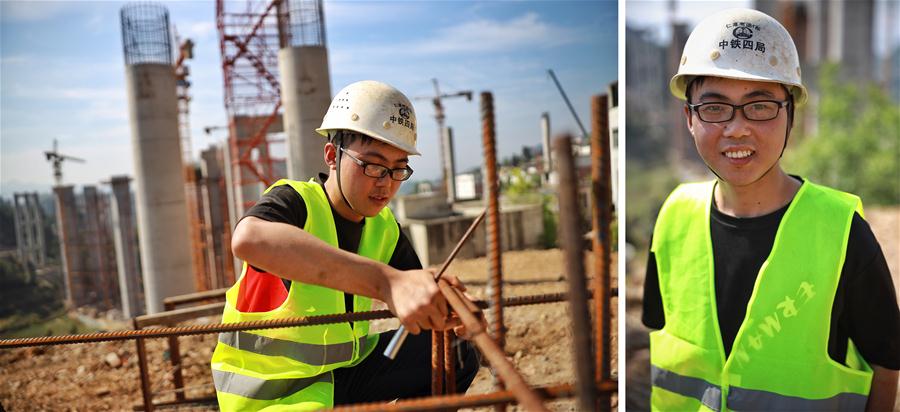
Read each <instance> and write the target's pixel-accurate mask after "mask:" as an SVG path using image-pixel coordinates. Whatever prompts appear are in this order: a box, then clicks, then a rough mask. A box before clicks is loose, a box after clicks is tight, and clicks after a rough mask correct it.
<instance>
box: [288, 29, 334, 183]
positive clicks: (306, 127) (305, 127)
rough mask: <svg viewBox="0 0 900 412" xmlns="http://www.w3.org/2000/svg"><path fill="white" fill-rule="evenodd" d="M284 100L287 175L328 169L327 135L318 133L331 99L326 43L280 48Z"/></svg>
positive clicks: (305, 176)
mask: <svg viewBox="0 0 900 412" xmlns="http://www.w3.org/2000/svg"><path fill="white" fill-rule="evenodd" d="M278 71H279V72H280V73H281V101H282V103H283V106H284V112H283V115H282V117H283V121H284V130H285V134H286V137H287V152H288V156H287V175H288V177H289V178H291V179H296V180H309V178H311V177H315V176H316V175H318V173H319V172H326V171H327V167H326V166H325V161H324V159H323V157H324V156H323V150H324V147H325V141H326V140H325V138H323V137H322V135H320V134H318V133H316V128H317V127H319V126H320V125H321V124H322V118H323V117H325V112H326V111H328V105H329V104H330V103H331V80H330V78H329V74H328V51H327V50H326V49H325V47H323V46H297V47H286V48H283V49H281V50H279V51H278Z"/></svg>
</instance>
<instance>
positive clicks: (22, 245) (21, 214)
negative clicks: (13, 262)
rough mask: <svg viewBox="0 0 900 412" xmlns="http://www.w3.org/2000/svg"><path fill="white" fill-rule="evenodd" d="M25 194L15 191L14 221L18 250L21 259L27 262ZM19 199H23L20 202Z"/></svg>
mask: <svg viewBox="0 0 900 412" xmlns="http://www.w3.org/2000/svg"><path fill="white" fill-rule="evenodd" d="M24 196H25V195H24V194H22V193H13V222H14V223H15V229H16V252H17V253H18V255H19V261H20V262H25V260H26V259H27V248H28V242H27V240H26V239H25V236H26V233H27V232H28V231H27V230H26V229H25V228H26V226H27V225H26V223H25V220H26V216H25V210H24V204H23V203H24V199H23V198H24ZM19 199H22V200H23V201H22V202H20V201H19Z"/></svg>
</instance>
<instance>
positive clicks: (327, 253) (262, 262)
mask: <svg viewBox="0 0 900 412" xmlns="http://www.w3.org/2000/svg"><path fill="white" fill-rule="evenodd" d="M232 251H233V252H234V255H235V256H236V257H238V258H239V259H242V260H245V261H246V262H247V263H249V264H251V265H253V266H255V267H257V268H260V269H262V270H265V271H266V272H269V273H272V274H277V275H278V276H280V277H283V278H285V279H289V280H295V281H299V282H303V283H309V284H314V285H319V286H325V287H329V288H332V289H337V290H342V291H345V292H348V293H353V294H356V295H362V296H367V297H371V298H376V299H384V294H385V293H386V288H387V287H388V286H387V279H386V278H387V276H388V275H389V272H390V271H391V269H390V267H389V266H387V265H385V264H383V263H380V262H377V261H375V260H372V259H368V258H365V257H362V256H359V255H356V254H353V253H349V252H347V251H344V250H341V249H338V248H335V247H331V246H330V245H329V244H328V243H326V242H324V241H322V240H320V239H319V238H317V237H315V236H313V235H312V234H309V233H307V232H305V231H303V230H299V229H298V228H296V227H294V226H291V225H289V224H286V223H275V222H268V221H265V220H262V219H259V218H256V217H247V218H245V219H243V220H241V222H240V223H239V224H238V225H237V227H236V228H235V232H234V237H233V239H232Z"/></svg>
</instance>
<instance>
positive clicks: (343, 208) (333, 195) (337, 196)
mask: <svg viewBox="0 0 900 412" xmlns="http://www.w3.org/2000/svg"><path fill="white" fill-rule="evenodd" d="M324 186H325V193H326V194H327V195H328V196H327V197H328V202H329V203H331V207H332V208H334V210H335V211H336V212H337V213H338V215H340V216H341V217H342V218H344V219H347V220H349V221H351V222H362V220H363V218H364V216H362V215H360V214H359V213H356V212H354V211H353V209H350V206H347V202H346V201H345V200H344V197H343V196H341V191H340V189H339V188H338V185H337V176H329V177H328V180H326V181H325V185H324Z"/></svg>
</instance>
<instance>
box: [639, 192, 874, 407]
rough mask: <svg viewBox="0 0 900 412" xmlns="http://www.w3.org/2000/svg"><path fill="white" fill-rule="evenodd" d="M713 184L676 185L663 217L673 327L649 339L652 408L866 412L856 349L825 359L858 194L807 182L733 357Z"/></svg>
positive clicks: (656, 248)
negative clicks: (718, 289)
mask: <svg viewBox="0 0 900 412" xmlns="http://www.w3.org/2000/svg"><path fill="white" fill-rule="evenodd" d="M713 188H714V182H706V183H692V184H685V185H681V186H679V187H678V188H677V189H675V191H674V192H672V194H671V195H670V196H669V198H668V199H667V200H666V202H665V204H664V205H663V207H662V209H661V210H660V213H659V218H658V220H657V222H656V228H655V229H654V232H653V245H652V246H651V250H652V251H653V253H654V254H655V256H656V263H657V268H658V274H659V289H660V293H661V295H662V301H663V310H664V313H665V326H664V327H663V329H662V330H659V331H655V332H652V333H650V362H651V380H652V384H653V388H652V393H651V407H652V409H653V410H663V411H701V410H702V411H708V410H713V411H725V410H738V411H739V410H761V411H776V410H792V411H794V410H805V411H811V410H816V411H818V410H842V411H844V410H863V409H864V408H865V406H866V401H867V399H868V394H869V387H870V385H871V381H872V371H871V369H870V368H869V366H868V364H866V362H865V361H864V360H863V359H862V357H861V356H860V355H859V352H857V350H856V348H855V347H854V346H853V344H852V342H849V343H848V348H847V352H848V353H847V364H848V365H849V366H844V365H842V364H840V363H838V362H835V361H834V360H832V359H831V358H830V357H829V355H828V338H829V328H830V319H831V308H832V304H833V302H834V296H835V292H836V290H837V286H838V279H839V278H840V274H841V269H842V267H843V264H844V255H845V252H846V248H847V238H848V235H849V232H850V222H851V220H852V219H853V212H854V211H857V212H859V213H860V215H862V203H861V202H860V200H859V198H858V197H856V196H854V195H851V194H848V193H843V192H839V191H837V190H834V189H829V188H826V187H823V186H818V185H815V184H812V183H810V182H804V183H803V185H802V186H801V187H800V190H799V191H798V192H797V195H796V196H795V197H794V200H793V201H792V202H791V205H790V206H789V207H788V209H787V211H786V212H785V214H784V217H783V218H782V220H781V223H780V225H779V227H778V232H777V234H776V236H775V242H774V244H773V245H772V251H771V252H770V254H769V257H768V259H766V261H765V262H764V263H763V265H762V267H761V268H760V272H759V274H758V276H757V279H756V283H755V285H754V288H753V294H752V295H751V296H750V302H749V303H748V306H747V314H746V316H745V318H744V321H743V323H742V324H741V326H740V329H739V331H738V333H737V336H736V337H735V340H734V345H733V348H732V350H731V353H730V355H729V356H728V358H727V359H726V358H725V350H724V347H723V344H722V335H721V333H720V331H719V321H718V316H717V312H716V301H715V297H716V295H715V281H714V264H713V252H712V242H711V239H710V229H709V225H710V220H709V218H710V208H711V201H712V198H713Z"/></svg>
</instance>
